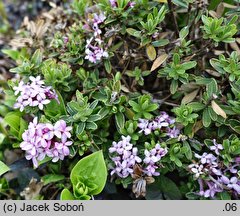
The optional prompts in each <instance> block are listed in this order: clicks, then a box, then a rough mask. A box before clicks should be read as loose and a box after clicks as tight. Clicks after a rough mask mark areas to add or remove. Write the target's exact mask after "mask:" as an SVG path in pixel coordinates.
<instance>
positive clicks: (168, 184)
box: [157, 175, 182, 200]
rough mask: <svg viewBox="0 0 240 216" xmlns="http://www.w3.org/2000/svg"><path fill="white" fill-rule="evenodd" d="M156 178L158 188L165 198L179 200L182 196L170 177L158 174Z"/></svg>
mask: <svg viewBox="0 0 240 216" xmlns="http://www.w3.org/2000/svg"><path fill="white" fill-rule="evenodd" d="M157 179H159V180H158V182H159V188H160V190H161V191H162V193H163V194H164V196H165V197H166V198H167V199H170V200H180V199H181V198H182V194H181V192H180V190H179V189H178V187H177V185H176V184H175V183H174V182H173V181H172V180H171V179H169V178H167V177H165V176H163V175H160V176H159V177H157Z"/></svg>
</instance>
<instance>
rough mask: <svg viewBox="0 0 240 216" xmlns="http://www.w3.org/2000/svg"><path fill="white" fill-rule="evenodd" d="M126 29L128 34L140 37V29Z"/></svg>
mask: <svg viewBox="0 0 240 216" xmlns="http://www.w3.org/2000/svg"><path fill="white" fill-rule="evenodd" d="M126 31H127V33H128V34H130V35H131V36H134V37H141V31H137V30H136V29H133V28H127V29H126Z"/></svg>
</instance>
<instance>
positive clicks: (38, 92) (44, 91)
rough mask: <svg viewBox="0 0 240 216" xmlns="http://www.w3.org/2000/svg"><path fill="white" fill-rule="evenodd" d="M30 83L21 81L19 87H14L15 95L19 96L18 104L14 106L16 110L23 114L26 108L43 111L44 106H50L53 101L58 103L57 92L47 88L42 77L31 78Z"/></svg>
mask: <svg viewBox="0 0 240 216" xmlns="http://www.w3.org/2000/svg"><path fill="white" fill-rule="evenodd" d="M29 79H30V82H28V83H26V84H25V83H24V82H23V81H20V83H19V85H18V86H15V87H13V90H14V91H15V93H14V94H15V95H18V98H17V102H16V103H15V104H14V108H15V109H18V108H19V109H20V111H21V112H22V111H23V110H24V108H25V107H27V106H30V107H38V108H39V109H40V110H43V107H44V105H46V104H49V103H50V102H51V101H50V100H52V99H56V100H57V101H58V96H57V94H56V92H55V91H54V90H53V89H52V88H51V87H50V86H45V85H44V81H43V80H41V78H40V76H37V77H36V78H35V77H32V76H30V77H29Z"/></svg>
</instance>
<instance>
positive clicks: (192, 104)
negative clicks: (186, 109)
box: [188, 102, 205, 112]
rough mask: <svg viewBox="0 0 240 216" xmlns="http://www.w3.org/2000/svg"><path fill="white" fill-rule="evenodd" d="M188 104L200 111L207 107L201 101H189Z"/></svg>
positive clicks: (194, 109)
mask: <svg viewBox="0 0 240 216" xmlns="http://www.w3.org/2000/svg"><path fill="white" fill-rule="evenodd" d="M188 106H190V107H191V108H192V110H193V111H195V112H198V111H200V110H203V109H204V108H205V105H204V104H202V103H199V102H192V103H189V104H188Z"/></svg>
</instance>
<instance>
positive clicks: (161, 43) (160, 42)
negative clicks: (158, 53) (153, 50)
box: [152, 39, 169, 47]
mask: <svg viewBox="0 0 240 216" xmlns="http://www.w3.org/2000/svg"><path fill="white" fill-rule="evenodd" d="M167 44H169V40H168V39H161V40H158V41H153V42H152V45H153V46H154V47H161V46H165V45H167Z"/></svg>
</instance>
